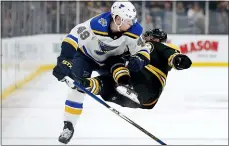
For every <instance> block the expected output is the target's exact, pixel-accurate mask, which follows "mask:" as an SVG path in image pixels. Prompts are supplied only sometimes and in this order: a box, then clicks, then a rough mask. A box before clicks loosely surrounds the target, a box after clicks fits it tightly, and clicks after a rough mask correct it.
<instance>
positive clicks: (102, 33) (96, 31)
mask: <svg viewBox="0 0 229 146" xmlns="http://www.w3.org/2000/svg"><path fill="white" fill-rule="evenodd" d="M92 31H93V32H94V33H95V34H97V35H104V36H108V32H102V31H98V30H92Z"/></svg>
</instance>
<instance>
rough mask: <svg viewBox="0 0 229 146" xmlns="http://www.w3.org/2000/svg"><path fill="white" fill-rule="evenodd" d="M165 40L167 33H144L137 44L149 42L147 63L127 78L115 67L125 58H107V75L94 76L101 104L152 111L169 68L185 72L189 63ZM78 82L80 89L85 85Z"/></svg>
mask: <svg viewBox="0 0 229 146" xmlns="http://www.w3.org/2000/svg"><path fill="white" fill-rule="evenodd" d="M166 40H167V34H166V33H165V32H164V31H162V30H161V29H153V30H149V31H146V32H145V33H144V34H143V37H142V40H139V43H150V45H151V46H152V47H151V53H150V60H151V61H150V64H149V65H147V66H145V67H144V69H142V70H141V71H138V72H134V71H130V75H129V76H128V75H126V74H125V73H124V74H123V72H122V66H120V67H119V65H120V64H122V63H124V62H125V61H123V60H125V58H128V57H129V56H128V55H127V56H121V57H120V56H116V57H111V58H109V59H108V60H107V62H106V63H107V66H106V67H108V68H110V74H109V75H107V74H102V75H100V76H98V77H96V79H97V80H99V81H100V82H99V84H100V92H99V95H100V96H101V97H102V98H103V99H104V100H105V101H109V102H114V103H116V104H118V105H121V106H123V107H130V108H142V109H152V108H153V107H154V106H155V104H156V103H157V101H158V99H159V97H160V95H161V93H162V92H163V89H164V87H165V83H166V79H167V76H168V72H169V71H170V70H171V69H172V68H174V69H176V70H183V69H188V68H189V67H190V66H191V64H192V61H191V60H190V59H189V57H188V56H186V55H183V54H181V53H180V50H179V48H178V47H177V46H175V45H172V44H167V43H166ZM105 70H106V69H105ZM117 80H119V83H118V84H117ZM82 83H83V84H82V85H83V86H84V87H87V86H88V84H89V83H86V82H82ZM120 83H121V84H120Z"/></svg>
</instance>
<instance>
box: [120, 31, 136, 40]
mask: <svg viewBox="0 0 229 146" xmlns="http://www.w3.org/2000/svg"><path fill="white" fill-rule="evenodd" d="M123 34H124V35H127V36H129V37H131V38H134V39H137V38H139V36H138V35H136V34H133V33H130V32H124V33H123Z"/></svg>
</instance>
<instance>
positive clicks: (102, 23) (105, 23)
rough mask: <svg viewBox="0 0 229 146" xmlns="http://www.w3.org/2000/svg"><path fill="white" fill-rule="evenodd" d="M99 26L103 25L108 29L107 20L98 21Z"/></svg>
mask: <svg viewBox="0 0 229 146" xmlns="http://www.w3.org/2000/svg"><path fill="white" fill-rule="evenodd" d="M98 22H99V24H101V25H102V26H103V27H106V26H107V20H106V19H104V18H100V19H99V20H98Z"/></svg>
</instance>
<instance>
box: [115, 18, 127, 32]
mask: <svg viewBox="0 0 229 146" xmlns="http://www.w3.org/2000/svg"><path fill="white" fill-rule="evenodd" d="M116 16H117V15H116ZM116 16H114V17H113V21H114V24H115V25H116V26H117V29H118V31H120V27H121V26H122V24H123V21H124V19H122V18H121V17H120V18H121V24H120V25H118V24H117V23H116V21H115V17H116Z"/></svg>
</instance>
